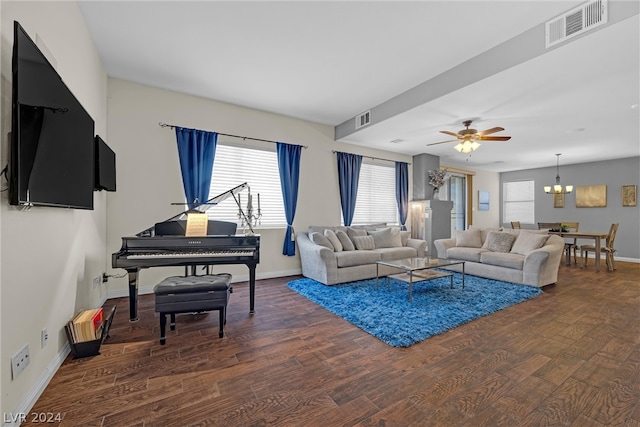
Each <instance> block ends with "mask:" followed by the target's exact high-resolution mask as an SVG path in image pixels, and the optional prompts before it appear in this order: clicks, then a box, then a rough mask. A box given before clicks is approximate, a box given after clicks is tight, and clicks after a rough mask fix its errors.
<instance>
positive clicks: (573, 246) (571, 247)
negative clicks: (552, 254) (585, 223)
mask: <svg viewBox="0 0 640 427" xmlns="http://www.w3.org/2000/svg"><path fill="white" fill-rule="evenodd" d="M561 226H566V227H562V228H563V229H567V230H568V231H578V228H579V227H580V223H579V222H562V223H561ZM564 252H565V254H566V256H567V265H569V264H570V262H569V261H570V260H571V252H573V262H574V264H577V263H578V261H577V255H576V253H577V252H578V239H577V238H575V237H574V238H573V240H572V239H571V238H569V239H568V241H567V239H565V241H564Z"/></svg>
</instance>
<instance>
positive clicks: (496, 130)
mask: <svg viewBox="0 0 640 427" xmlns="http://www.w3.org/2000/svg"><path fill="white" fill-rule="evenodd" d="M502 130H504V128H501V127H500V126H497V127H494V128H491V129H487V130H483V131H482V132H478V134H479V135H489V134H490V133H496V132H500V131H502Z"/></svg>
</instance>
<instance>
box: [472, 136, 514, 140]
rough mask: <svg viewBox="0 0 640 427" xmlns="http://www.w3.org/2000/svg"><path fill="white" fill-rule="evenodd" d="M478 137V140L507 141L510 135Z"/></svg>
mask: <svg viewBox="0 0 640 427" xmlns="http://www.w3.org/2000/svg"><path fill="white" fill-rule="evenodd" d="M478 139H479V140H480V141H508V140H510V139H511V137H510V136H479V137H478Z"/></svg>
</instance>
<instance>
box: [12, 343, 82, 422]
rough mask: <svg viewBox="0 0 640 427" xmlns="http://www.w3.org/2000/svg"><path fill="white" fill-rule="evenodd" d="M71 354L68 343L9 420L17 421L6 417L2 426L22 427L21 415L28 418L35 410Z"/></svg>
mask: <svg viewBox="0 0 640 427" xmlns="http://www.w3.org/2000/svg"><path fill="white" fill-rule="evenodd" d="M70 352H71V346H70V345H69V343H68V342H67V343H66V344H65V345H64V346H63V347H62V348H61V349H60V351H59V352H58V354H57V355H56V357H54V358H53V360H52V361H51V362H50V363H49V365H48V366H47V367H46V369H45V370H44V371H43V372H42V374H40V377H39V378H38V380H37V381H36V383H35V384H34V386H33V387H32V388H31V390H30V391H29V392H28V393H27V394H26V395H25V396H24V397H23V398H22V400H21V401H20V403H18V407H17V408H16V409H15V411H13V412H12V413H11V417H9V418H16V419H15V420H7V419H6V418H7V417H6V416H5V417H4V418H5V419H3V424H2V426H3V427H5V426H6V427H9V426H11V427H13V426H15V427H18V426H20V424H21V423H20V418H21V415H23V416H25V417H26V416H27V415H28V414H29V412H30V411H31V408H33V406H34V405H35V404H36V402H37V401H38V399H39V398H40V396H41V395H42V393H43V392H44V390H45V388H47V385H48V384H49V383H50V382H51V379H52V378H53V376H54V375H55V374H56V372H58V369H59V368H60V366H62V363H63V362H64V360H65V359H66V358H67V355H68V354H69V353H70Z"/></svg>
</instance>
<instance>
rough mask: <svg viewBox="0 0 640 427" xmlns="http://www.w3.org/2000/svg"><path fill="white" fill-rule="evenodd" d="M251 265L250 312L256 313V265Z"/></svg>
mask: <svg viewBox="0 0 640 427" xmlns="http://www.w3.org/2000/svg"><path fill="white" fill-rule="evenodd" d="M247 267H249V313H254V310H253V306H254V301H255V294H256V266H255V265H248V266H247Z"/></svg>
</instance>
